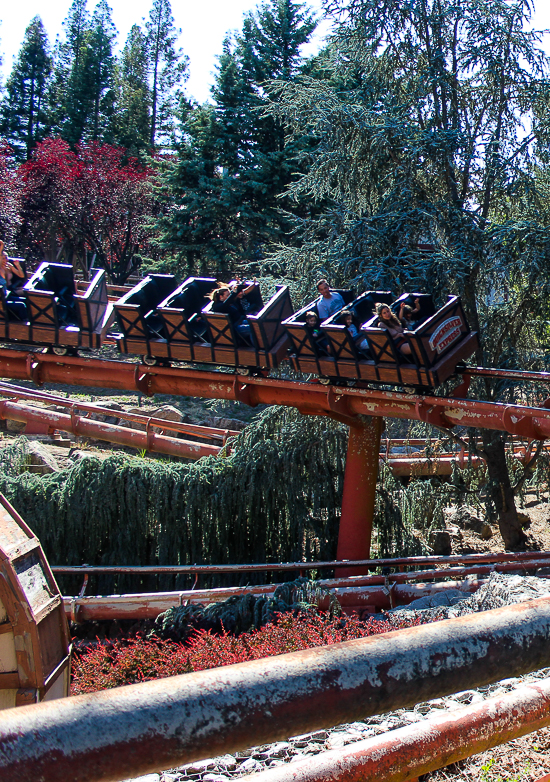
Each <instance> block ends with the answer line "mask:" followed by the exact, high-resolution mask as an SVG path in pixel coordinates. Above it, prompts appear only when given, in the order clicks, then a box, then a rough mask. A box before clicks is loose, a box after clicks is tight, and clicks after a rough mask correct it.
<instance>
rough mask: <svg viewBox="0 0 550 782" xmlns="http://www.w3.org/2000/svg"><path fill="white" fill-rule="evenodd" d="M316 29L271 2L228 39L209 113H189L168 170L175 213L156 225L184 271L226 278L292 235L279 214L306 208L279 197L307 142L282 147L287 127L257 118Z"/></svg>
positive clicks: (282, 2)
mask: <svg viewBox="0 0 550 782" xmlns="http://www.w3.org/2000/svg"><path fill="white" fill-rule="evenodd" d="M314 27H315V22H314V21H313V18H312V16H311V14H310V13H309V12H307V11H305V10H304V8H303V6H301V5H300V4H298V3H294V2H292V0H271V1H270V2H269V3H267V4H266V5H264V6H262V7H261V8H260V9H259V11H258V12H257V13H255V14H254V13H252V14H249V15H248V16H247V17H246V18H245V20H244V25H243V30H242V33H241V34H240V35H239V36H238V37H237V39H236V40H235V41H231V39H227V40H226V41H225V43H224V49H223V53H222V55H221V56H220V59H219V65H218V71H217V75H216V81H215V85H214V87H213V89H212V96H213V98H214V100H215V104H216V105H215V107H214V109H213V110H211V109H206V108H205V107H201V108H198V109H195V110H194V111H186V113H185V118H184V121H183V141H182V143H181V145H180V147H179V153H178V157H179V159H178V161H175V162H173V163H172V164H170V163H166V164H164V172H163V175H162V178H163V182H164V186H163V192H164V197H165V198H166V199H167V201H168V203H169V205H170V207H171V208H170V209H169V210H168V212H167V213H165V214H163V215H162V216H161V218H160V220H159V228H160V231H161V238H160V245H161V247H162V248H163V249H165V250H170V251H171V252H174V253H176V255H177V256H179V257H180V258H182V259H184V261H185V263H186V266H187V269H192V268H193V264H195V263H197V261H198V260H199V259H200V263H199V265H200V267H201V268H205V267H206V268H209V269H210V270H211V272H212V273H214V272H218V273H223V272H224V271H229V270H231V269H233V268H235V265H237V266H239V265H241V264H242V261H243V260H244V261H249V260H257V259H259V258H260V257H261V255H262V253H263V248H264V246H265V245H266V244H267V243H269V242H273V241H281V240H282V239H283V238H284V237H285V234H286V233H287V232H288V231H289V228H290V221H289V217H288V215H287V214H286V213H285V210H287V211H292V212H294V213H296V212H298V213H299V212H300V210H301V209H302V208H303V204H302V205H300V204H296V203H294V202H290V201H289V200H286V199H285V198H284V193H285V189H286V187H287V185H288V183H289V182H290V181H291V180H292V178H293V176H294V172H295V171H296V170H297V169H298V168H299V163H298V161H297V158H298V155H299V154H300V153H301V152H302V151H303V148H304V146H305V145H307V143H308V142H307V141H306V140H302V141H300V142H298V143H296V142H294V141H293V142H292V144H291V145H288V144H287V143H286V140H285V130H284V124H283V123H282V122H280V121H279V120H278V119H273V118H272V117H264V116H263V109H264V108H265V105H266V98H265V92H264V85H265V82H266V81H267V80H269V79H273V78H281V79H287V78H288V79H294V78H296V77H297V75H298V73H299V71H300V67H301V64H302V63H301V58H300V48H301V46H302V45H303V44H304V43H306V42H307V40H308V39H309V37H310V36H311V33H312V31H313V29H314ZM168 183H170V185H169V186H168ZM168 187H171V188H174V193H173V194H169V193H168Z"/></svg>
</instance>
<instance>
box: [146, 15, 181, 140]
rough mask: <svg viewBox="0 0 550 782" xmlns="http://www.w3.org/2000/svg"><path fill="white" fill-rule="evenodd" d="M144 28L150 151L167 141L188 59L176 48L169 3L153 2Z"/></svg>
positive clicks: (170, 132)
mask: <svg viewBox="0 0 550 782" xmlns="http://www.w3.org/2000/svg"><path fill="white" fill-rule="evenodd" d="M145 27H146V29H147V48H148V52H149V58H150V60H149V61H150V69H151V77H150V78H151V126H150V134H149V141H150V145H151V147H152V148H154V147H155V146H156V145H157V144H158V143H161V144H163V143H166V142H167V141H170V138H171V135H172V131H173V126H174V115H175V113H176V110H177V108H178V105H179V103H180V100H181V97H182V87H183V83H184V81H185V79H186V78H187V64H188V58H187V57H186V56H185V55H184V54H183V50H182V49H178V48H176V41H177V38H178V34H179V31H178V30H176V28H175V27H174V18H173V16H172V7H171V5H170V0H153V6H152V8H151V11H150V13H149V19H148V21H147V22H146V23H145Z"/></svg>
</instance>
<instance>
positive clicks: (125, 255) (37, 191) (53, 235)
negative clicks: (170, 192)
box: [19, 139, 155, 284]
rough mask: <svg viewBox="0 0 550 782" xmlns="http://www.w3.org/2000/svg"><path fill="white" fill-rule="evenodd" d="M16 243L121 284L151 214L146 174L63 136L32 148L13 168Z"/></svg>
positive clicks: (110, 151) (114, 152) (141, 246)
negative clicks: (18, 196)
mask: <svg viewBox="0 0 550 782" xmlns="http://www.w3.org/2000/svg"><path fill="white" fill-rule="evenodd" d="M19 177H20V179H21V183H22V208H21V213H22V219H23V224H22V239H23V241H24V242H25V244H26V246H27V247H28V249H29V251H30V252H31V253H32V255H33V256H34V257H42V258H44V259H46V260H49V261H58V262H63V263H71V264H73V265H74V266H75V267H76V266H78V267H79V268H81V269H82V271H83V273H84V275H85V276H86V277H89V274H90V269H91V267H92V266H93V267H99V268H104V269H106V270H107V273H108V275H109V278H110V280H111V281H112V282H114V283H118V284H123V283H124V282H125V281H126V280H127V279H128V277H129V276H130V275H131V274H132V272H133V271H134V270H135V269H137V267H138V266H139V263H140V261H141V257H142V255H143V254H144V252H146V251H147V246H148V241H149V237H150V230H151V229H150V228H149V227H148V220H149V218H150V217H151V216H152V215H153V213H154V211H155V201H154V199H153V196H152V190H151V179H152V171H151V169H148V168H147V167H145V166H143V165H142V164H141V163H139V162H138V161H137V160H136V159H134V158H130V159H126V158H125V150H124V149H121V148H120V147H113V146H111V145H109V144H100V143H97V142H92V143H90V144H81V145H79V146H77V147H76V148H75V149H74V150H73V149H71V147H70V146H69V145H68V144H67V143H66V142H65V141H63V140H62V139H48V140H46V141H44V142H42V143H41V144H38V145H37V147H36V149H35V150H34V153H33V155H32V157H31V159H30V160H28V161H27V162H26V163H23V164H22V165H21V167H20V169H19Z"/></svg>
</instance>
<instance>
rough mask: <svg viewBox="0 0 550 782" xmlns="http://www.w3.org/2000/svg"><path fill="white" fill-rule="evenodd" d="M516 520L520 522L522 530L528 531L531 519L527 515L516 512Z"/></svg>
mask: <svg viewBox="0 0 550 782" xmlns="http://www.w3.org/2000/svg"><path fill="white" fill-rule="evenodd" d="M518 519H519V520H520V521H521V526H522V527H523V529H529V527H530V526H531V518H530V517H529V515H528V514H527V513H523V511H518Z"/></svg>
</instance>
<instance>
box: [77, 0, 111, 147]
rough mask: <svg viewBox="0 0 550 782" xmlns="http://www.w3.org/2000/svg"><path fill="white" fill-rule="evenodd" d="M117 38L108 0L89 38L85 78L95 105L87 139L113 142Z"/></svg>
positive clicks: (95, 17) (97, 12)
mask: <svg viewBox="0 0 550 782" xmlns="http://www.w3.org/2000/svg"><path fill="white" fill-rule="evenodd" d="M116 35H117V33H116V29H115V26H114V24H113V21H112V19H111V9H110V7H109V5H108V4H107V0H100V2H99V3H98V4H97V6H96V8H95V10H94V13H93V16H92V22H91V27H90V30H89V32H88V34H87V36H86V67H85V75H86V85H87V89H88V94H89V98H90V103H91V106H90V116H89V117H88V118H87V133H86V137H87V138H88V139H91V140H92V141H99V140H102V141H111V140H112V127H111V126H112V120H113V114H114V103H115V89H114V77H115V61H114V57H113V44H114V42H115V39H116Z"/></svg>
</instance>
